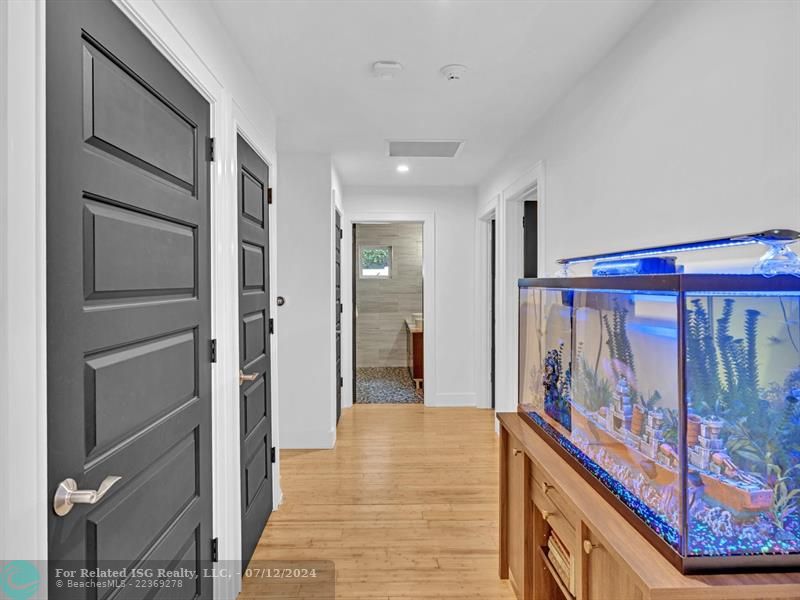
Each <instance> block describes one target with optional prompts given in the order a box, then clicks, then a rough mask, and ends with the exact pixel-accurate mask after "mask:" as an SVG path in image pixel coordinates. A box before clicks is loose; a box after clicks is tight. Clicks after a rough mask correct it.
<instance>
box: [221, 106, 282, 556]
mask: <svg viewBox="0 0 800 600" xmlns="http://www.w3.org/2000/svg"><path fill="white" fill-rule="evenodd" d="M232 104H233V137H232V139H231V141H230V143H231V147H230V151H228V152H225V153H224V154H223V156H232V157H233V160H232V168H231V170H230V172H231V173H232V174H233V181H232V182H231V184H230V186H229V188H228V189H229V190H230V193H231V194H232V195H233V197H232V200H230V201H229V202H228V203H227V204H226V205H227V206H236V205H237V202H238V197H237V193H238V192H237V190H238V187H237V184H238V182H237V177H238V175H237V173H236V165H237V161H238V156H237V152H236V135H237V134H238V135H241V136H242V138H244V140H245V141H246V142H247V143H248V144H249V145H250V147H251V148H252V149H253V150H254V151H255V153H256V154H258V155H259V156H260V157H261V159H262V160H263V161H264V162H265V163H267V166H268V167H269V187H270V188H272V190H273V204H270V205H267V210H268V211H269V311H270V316H271V317H272V318H273V319H275V320H276V321H277V318H278V301H277V299H278V229H277V226H278V215H277V213H278V209H277V203H276V196H275V194H274V191H275V190H276V189H277V187H276V185H275V184H276V181H277V169H276V165H275V162H276V161H275V160H274V159H270V154H269V152H267V150H266V148H265V145H264V143H262V142H260V141H259V140H262V141H263V140H266V136H265V135H264V133H263V132H261V131H259V129H258V127H256V126H255V124H254V123H253V122H252V121H251V120H250V119H249V118H248V117H247V116H246V115H245V113H244V110H243V109H242V108H241V107H240V106H239V104H238V103H237V102H236V100H233V103H232ZM228 213H229V216H232V217H233V232H232V233H231V235H232V236H233V239H235V240H237V245H238V239H239V231H238V224H239V220H238V213H237V212H235V211H234V212H233V213H230V211H228ZM232 248H234V250H233V253H232V254H229V256H228V260H229V261H230V262H229V263H228V264H231V265H234V279H233V282H232V283H230V282H229V284H228V285H232V286H233V290H234V292H233V295H232V297H235V303H234V306H233V311H234V319H233V321H234V322H233V323H232V324H229V327H232V329H231V331H235V336H234V337H235V339H233V343H234V348H235V354H236V365H235V366H234V370H233V371H232V373H234V375H232V378H233V379H234V380H236V381H235V388H236V399H235V401H234V402H233V404H235V405H236V412H235V414H233V413H231V416H233V417H234V421H233V427H234V431H235V436H236V444H237V451H236V460H235V462H236V465H237V473H238V472H239V471H238V469H239V467H240V465H239V462H240V461H239V451H238V444H239V443H240V441H239V427H240V425H239V408H240V406H239V382H238V379H237V378H236V375H235V374H237V373H238V369H239V366H238V365H239V323H238V320H237V316H236V315H238V311H239V308H238V303H239V296H238V289H239V287H238V286H239V271H238V269H239V267H238V265H239V257H238V255H237V251H238V250H236V246H233V247H232ZM220 284H221V282H220ZM269 343H270V379H271V384H270V394H271V407H272V444H273V445H274V446H275V448H277V449H279V448H280V442H279V437H278V418H279V406H280V403H279V402H278V328H277V327H276V328H275V332H274V333H273V334H272V335H271V336H270V340H269ZM280 461H281V459H280V452H276V453H275V463H274V464H273V465H272V506H273V510H275V509H277V508H278V506H280V504H281V501H282V500H283V496H282V492H281V486H280V473H281V470H280V467H281V462H280ZM229 464H232V462H231V463H229ZM237 483H239V489H238V490H237V496H238V494H240V491H241V485H240V482H238V478H237ZM237 502H239V504H238V506H240V507H241V498H238V500H237ZM240 512H241V510H240ZM238 518H239V519H240V520H239V521H238V525H241V516H240V515H239V517H238ZM237 544H238V545H239V547H241V531H240V532H239V541H237Z"/></svg>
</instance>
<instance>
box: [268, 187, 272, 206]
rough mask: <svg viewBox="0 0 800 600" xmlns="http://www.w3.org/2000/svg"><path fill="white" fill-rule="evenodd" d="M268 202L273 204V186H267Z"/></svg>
mask: <svg viewBox="0 0 800 600" xmlns="http://www.w3.org/2000/svg"><path fill="white" fill-rule="evenodd" d="M267 204H272V188H271V187H268V188H267Z"/></svg>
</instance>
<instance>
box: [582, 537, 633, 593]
mask: <svg viewBox="0 0 800 600" xmlns="http://www.w3.org/2000/svg"><path fill="white" fill-rule="evenodd" d="M583 539H584V548H583V549H582V550H583V556H582V558H583V568H584V578H583V581H584V586H585V592H584V598H585V600H641V599H642V598H644V595H643V594H642V591H641V590H640V589H639V587H638V586H637V585H636V583H635V581H634V579H633V577H632V576H631V575H630V573H629V572H628V571H627V569H626V568H625V567H624V566H623V565H622V564H620V563H619V562H617V560H615V559H614V557H613V556H611V554H609V552H608V551H607V550H606V549H605V548H603V545H602V544H601V543H600V541H599V540H598V539H597V538H596V537H595V536H594V535H592V533H591V531H585V533H584V536H583ZM586 542H588V544H587V543H586ZM587 551H588V553H587Z"/></svg>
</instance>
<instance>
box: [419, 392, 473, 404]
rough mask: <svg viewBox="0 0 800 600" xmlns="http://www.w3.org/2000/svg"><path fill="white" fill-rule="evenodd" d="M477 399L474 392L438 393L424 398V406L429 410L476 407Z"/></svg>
mask: <svg viewBox="0 0 800 600" xmlns="http://www.w3.org/2000/svg"><path fill="white" fill-rule="evenodd" d="M477 405H478V397H477V395H476V394H475V392H439V393H438V394H435V395H432V396H431V397H428V396H427V395H426V396H425V406H428V407H430V408H442V407H454V406H473V407H474V406H477Z"/></svg>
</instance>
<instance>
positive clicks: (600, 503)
mask: <svg viewBox="0 0 800 600" xmlns="http://www.w3.org/2000/svg"><path fill="white" fill-rule="evenodd" d="M497 418H498V420H499V421H500V423H501V424H502V426H503V427H505V428H506V430H507V431H508V432H509V434H511V435H512V436H514V437H515V438H516V439H517V440H518V441H519V442H520V443H521V444H522V446H523V449H524V451H525V453H526V454H527V455H528V456H529V457H530V458H531V459H532V460H533V461H534V463H535V464H536V465H538V467H539V468H540V469H541V470H542V471H543V472H544V473H545V474H546V476H547V477H548V479H550V480H553V481H554V482H555V483H557V484H558V487H560V488H561V491H562V492H563V493H564V495H565V496H567V497H568V498H569V499H570V501H571V502H572V503H573V504H574V505H575V507H576V508H577V509H578V512H579V513H580V514H581V515H582V518H583V521H584V522H585V523H586V525H587V526H588V527H589V528H591V529H592V530H593V532H594V533H595V535H596V536H597V537H598V538H599V539H600V540H601V541H602V544H603V547H604V548H605V549H606V550H607V551H608V552H609V553H610V554H611V555H612V556H614V557H615V559H616V560H618V561H620V562H622V563H625V564H627V565H628V566H629V567H630V570H631V573H632V574H635V576H636V577H637V578H638V579H639V581H640V583H641V585H642V587H643V588H645V589H648V590H650V598H652V599H653V600H658V599H661V598H669V599H670V600H705V599H709V600H710V599H720V600H722V599H724V600H753V599H754V598H792V599H794V600H798V599H800V573H798V572H792V573H743V574H720V575H683V574H682V573H681V572H680V571H678V570H677V569H675V567H673V566H672V565H671V564H670V563H669V561H667V559H666V558H664V557H663V556H662V555H661V554H660V553H659V552H658V551H657V550H656V549H655V548H654V547H653V546H652V545H650V543H649V542H648V541H647V540H645V538H644V537H642V536H641V535H640V534H639V533H638V532H637V531H636V530H635V529H634V528H633V527H632V526H631V525H630V524H629V523H628V522H627V521H626V520H625V518H624V517H622V515H620V514H619V513H618V512H617V511H616V510H615V509H614V508H613V507H612V506H611V505H609V504H608V503H607V502H606V501H605V500H604V499H603V498H602V497H601V496H600V494H599V493H597V491H595V490H594V489H592V486H591V485H589V484H588V483H587V482H586V481H584V479H583V477H581V475H580V474H578V473H577V472H576V471H575V470H574V469H572V468H571V467H569V466H567V465H566V463H565V462H564V460H563V459H562V458H561V457H560V456H559V455H558V454H556V452H555V451H554V450H553V449H552V448H550V446H548V444H547V442H545V441H544V440H543V439H542V438H541V437H539V434H537V433H536V432H535V431H534V430H533V429H531V427H530V426H529V425H528V424H527V423H525V421H523V420H522V417H520V416H519V415H518V414H517V413H498V414H497Z"/></svg>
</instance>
